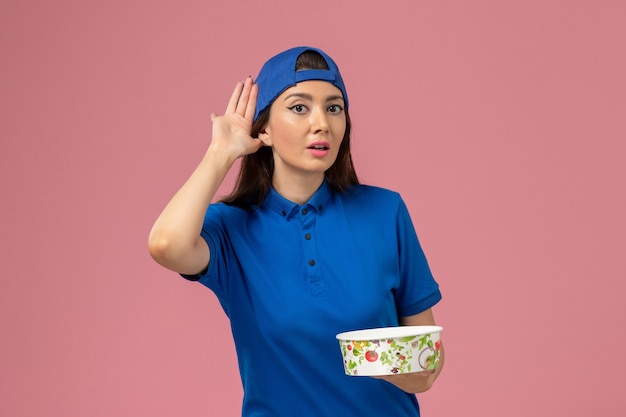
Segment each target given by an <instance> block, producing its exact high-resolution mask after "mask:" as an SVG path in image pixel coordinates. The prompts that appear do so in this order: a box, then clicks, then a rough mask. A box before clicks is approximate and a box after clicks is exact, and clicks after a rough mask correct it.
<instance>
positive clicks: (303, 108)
mask: <svg viewBox="0 0 626 417" xmlns="http://www.w3.org/2000/svg"><path fill="white" fill-rule="evenodd" d="M288 109H289V110H291V111H292V112H294V113H304V112H305V111H306V106H305V105H303V104H296V105H295V106H291V107H288Z"/></svg>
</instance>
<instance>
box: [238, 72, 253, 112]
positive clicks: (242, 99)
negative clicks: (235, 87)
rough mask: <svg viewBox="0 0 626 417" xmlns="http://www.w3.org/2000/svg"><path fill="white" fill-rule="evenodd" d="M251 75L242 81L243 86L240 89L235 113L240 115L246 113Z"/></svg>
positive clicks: (251, 83) (250, 88)
mask: <svg viewBox="0 0 626 417" xmlns="http://www.w3.org/2000/svg"><path fill="white" fill-rule="evenodd" d="M253 84H254V83H253V82H252V77H248V78H246V79H245V81H244V82H243V87H242V89H241V95H240V96H239V100H238V101H237V109H236V110H235V111H236V113H237V114H238V115H240V116H243V115H244V114H246V108H247V107H248V101H249V100H250V90H252V85H253Z"/></svg>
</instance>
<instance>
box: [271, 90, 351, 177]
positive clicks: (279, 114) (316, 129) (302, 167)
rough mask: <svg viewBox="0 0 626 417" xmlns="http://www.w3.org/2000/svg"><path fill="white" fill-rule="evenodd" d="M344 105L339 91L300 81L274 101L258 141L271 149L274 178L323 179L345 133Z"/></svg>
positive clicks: (335, 157) (334, 158)
mask: <svg viewBox="0 0 626 417" xmlns="http://www.w3.org/2000/svg"><path fill="white" fill-rule="evenodd" d="M344 105H345V103H344V100H343V96H342V94H341V90H339V89H338V88H337V87H335V86H334V85H332V84H331V83H329V82H326V81H303V82H301V83H298V84H296V85H295V86H293V87H290V88H288V89H287V90H286V91H284V92H283V93H282V94H281V95H280V96H278V98H276V100H274V102H273V103H272V105H271V107H270V117H269V121H268V123H267V125H266V126H265V129H263V130H262V131H261V133H260V134H259V138H260V139H261V140H262V141H263V142H264V143H265V145H267V146H271V147H272V151H273V154H274V177H275V178H276V176H285V175H287V176H294V175H297V176H315V177H319V178H320V179H323V176H324V172H325V171H326V170H327V169H328V168H330V167H331V166H332V164H333V163H334V162H335V160H336V159H337V153H338V152H339V146H340V145H341V141H342V140H343V135H344V133H345V131H346V114H345V111H344ZM284 178H286V177H284Z"/></svg>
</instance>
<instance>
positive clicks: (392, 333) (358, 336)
mask: <svg viewBox="0 0 626 417" xmlns="http://www.w3.org/2000/svg"><path fill="white" fill-rule="evenodd" d="M442 330H443V327H441V326H393V327H376V328H372V329H361V330H352V331H349V332H342V333H339V334H337V335H336V336H335V337H336V338H337V340H340V341H350V340H379V339H395V338H399V337H409V336H423V335H425V334H429V333H441V331H442Z"/></svg>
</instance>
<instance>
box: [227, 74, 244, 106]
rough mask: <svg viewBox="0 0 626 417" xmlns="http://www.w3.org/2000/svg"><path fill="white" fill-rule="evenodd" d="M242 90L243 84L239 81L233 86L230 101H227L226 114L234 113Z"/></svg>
mask: <svg viewBox="0 0 626 417" xmlns="http://www.w3.org/2000/svg"><path fill="white" fill-rule="evenodd" d="M242 90H243V82H241V81H239V82H238V83H237V85H236V86H235V90H234V91H233V94H232V95H231V96H230V100H228V105H227V106H226V114H228V113H234V112H235V111H236V110H237V103H238V102H239V97H241V91H242Z"/></svg>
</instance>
